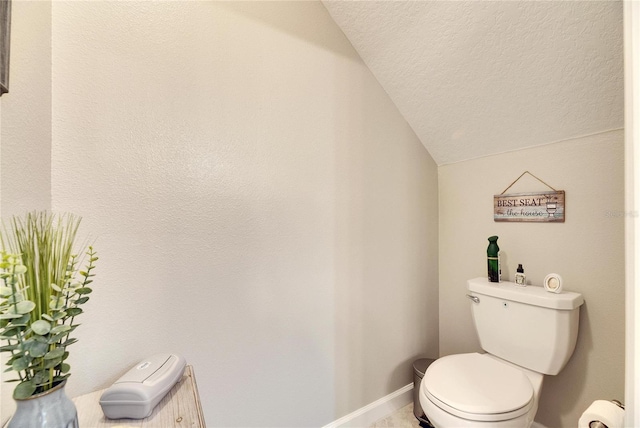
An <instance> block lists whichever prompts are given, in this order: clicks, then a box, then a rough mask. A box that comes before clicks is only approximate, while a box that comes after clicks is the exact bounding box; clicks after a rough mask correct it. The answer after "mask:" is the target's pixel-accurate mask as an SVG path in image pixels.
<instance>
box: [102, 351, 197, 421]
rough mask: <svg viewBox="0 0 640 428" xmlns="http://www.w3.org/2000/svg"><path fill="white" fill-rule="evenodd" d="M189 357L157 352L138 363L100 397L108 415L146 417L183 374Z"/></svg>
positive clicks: (104, 410)
mask: <svg viewBox="0 0 640 428" xmlns="http://www.w3.org/2000/svg"><path fill="white" fill-rule="evenodd" d="M185 366H186V361H185V359H184V358H183V357H182V356H178V355H174V354H158V355H154V356H152V357H150V358H147V359H145V360H143V361H141V362H140V363H138V364H136V365H135V366H134V367H133V368H131V370H129V371H128V372H127V373H125V374H124V375H123V376H122V377H121V378H120V379H118V380H117V381H116V382H115V383H114V384H113V385H112V386H110V387H109V388H107V390H105V391H104V392H103V393H102V396H101V397H100V406H101V407H102V412H103V413H104V415H105V416H106V417H107V418H109V419H121V418H129V419H143V418H146V417H148V416H150V415H151V412H153V409H154V407H156V406H157V405H158V403H159V402H160V400H162V398H163V397H164V396H165V395H166V394H167V392H169V390H171V388H172V387H173V385H175V383H176V382H178V381H179V380H180V379H181V378H182V374H183V373H184V368H185Z"/></svg>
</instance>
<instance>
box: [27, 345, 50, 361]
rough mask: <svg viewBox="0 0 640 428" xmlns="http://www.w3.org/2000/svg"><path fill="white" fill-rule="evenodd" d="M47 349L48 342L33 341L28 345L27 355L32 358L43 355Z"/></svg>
mask: <svg viewBox="0 0 640 428" xmlns="http://www.w3.org/2000/svg"><path fill="white" fill-rule="evenodd" d="M48 349H49V344H47V343H42V342H33V343H32V344H31V346H29V355H31V356H32V357H34V358H40V357H43V356H44V355H45V354H46V353H47V350H48Z"/></svg>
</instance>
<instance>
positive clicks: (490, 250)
mask: <svg viewBox="0 0 640 428" xmlns="http://www.w3.org/2000/svg"><path fill="white" fill-rule="evenodd" d="M498 251H500V247H498V237H497V236H490V237H489V247H487V268H488V271H489V282H500V259H499V258H498Z"/></svg>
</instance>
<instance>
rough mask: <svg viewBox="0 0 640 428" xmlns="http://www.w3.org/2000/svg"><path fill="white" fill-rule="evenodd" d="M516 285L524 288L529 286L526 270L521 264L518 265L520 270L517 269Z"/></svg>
mask: <svg viewBox="0 0 640 428" xmlns="http://www.w3.org/2000/svg"><path fill="white" fill-rule="evenodd" d="M516 284H518V285H520V286H522V287H524V286H525V285H527V277H526V276H525V274H524V269H523V268H522V265H521V264H518V269H516Z"/></svg>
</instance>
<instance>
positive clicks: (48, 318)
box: [42, 314, 54, 321]
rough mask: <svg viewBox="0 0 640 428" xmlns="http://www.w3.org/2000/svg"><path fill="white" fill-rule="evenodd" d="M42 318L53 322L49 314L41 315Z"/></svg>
mask: <svg viewBox="0 0 640 428" xmlns="http://www.w3.org/2000/svg"><path fill="white" fill-rule="evenodd" d="M42 318H43V319H45V320H47V321H54V319H53V318H51V316H50V315H49V314H42Z"/></svg>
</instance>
